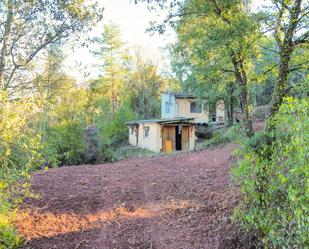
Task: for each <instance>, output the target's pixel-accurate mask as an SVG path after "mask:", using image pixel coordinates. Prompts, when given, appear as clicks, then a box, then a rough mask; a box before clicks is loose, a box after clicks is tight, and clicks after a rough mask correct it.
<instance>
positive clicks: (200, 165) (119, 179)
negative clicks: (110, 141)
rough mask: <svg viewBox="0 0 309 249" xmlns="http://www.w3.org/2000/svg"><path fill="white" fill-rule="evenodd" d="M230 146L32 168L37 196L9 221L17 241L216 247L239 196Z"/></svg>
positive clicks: (155, 248)
mask: <svg viewBox="0 0 309 249" xmlns="http://www.w3.org/2000/svg"><path fill="white" fill-rule="evenodd" d="M235 147H236V146H235V145H232V144H228V145H226V146H224V147H217V148H213V149H209V150H205V151H200V152H192V153H183V154H179V155H172V156H161V157H152V158H135V159H129V160H126V161H120V162H116V163H110V164H102V165H85V166H76V167H62V168H58V169H50V170H48V171H39V172H37V173H35V174H33V176H32V185H33V186H32V188H33V191H34V192H35V193H39V194H40V196H41V197H40V198H38V199H29V200H27V201H26V203H25V204H24V205H23V207H21V212H20V215H19V217H18V220H17V221H16V225H17V227H18V230H19V232H20V233H21V234H23V235H24V236H25V238H26V244H25V245H24V247H23V248H40V249H41V248H44V249H48V248H61V249H66V248H72V249H73V248H76V249H77V248H113V249H116V248H117V249H130V248H136V249H143V248H145V249H146V248H147V249H150V248H152V249H206V248H220V247H221V248H222V244H221V242H222V241H223V240H224V239H225V238H226V236H228V234H229V233H230V230H231V228H232V224H231V222H230V215H231V213H232V210H233V208H234V207H235V205H236V204H237V201H238V199H239V198H238V193H237V191H236V190H235V189H233V188H232V187H231V186H230V173H229V168H230V166H231V165H232V164H233V157H232V152H233V151H234V149H235ZM223 247H224V246H223Z"/></svg>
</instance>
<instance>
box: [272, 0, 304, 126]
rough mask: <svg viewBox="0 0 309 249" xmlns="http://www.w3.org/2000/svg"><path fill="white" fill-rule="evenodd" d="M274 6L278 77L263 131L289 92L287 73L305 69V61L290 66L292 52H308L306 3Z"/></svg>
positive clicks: (278, 1)
mask: <svg viewBox="0 0 309 249" xmlns="http://www.w3.org/2000/svg"><path fill="white" fill-rule="evenodd" d="M272 2H273V4H274V6H275V17H276V19H275V20H274V37H275V39H276V42H277V47H278V54H279V63H278V77H277V80H276V83H275V89H274V92H273V95H272V100H271V104H270V108H269V113H268V116H269V122H268V124H267V130H272V129H273V128H274V122H273V121H274V120H273V119H274V116H275V114H276V113H277V112H278V110H279V108H280V106H281V104H282V101H283V98H284V96H285V95H286V94H287V92H288V90H289V89H290V87H289V84H288V78H289V75H290V73H291V72H293V71H295V70H299V69H301V68H304V67H306V68H308V65H309V61H308V58H305V60H303V61H301V62H298V63H297V64H296V65H291V62H292V58H293V53H294V54H295V53H296V51H297V50H298V49H308V45H309V30H308V27H309V3H308V1H304V0H292V1H290V0H289V1H287V0H273V1H272Z"/></svg>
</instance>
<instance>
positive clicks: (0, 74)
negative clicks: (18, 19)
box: [0, 0, 13, 89]
mask: <svg viewBox="0 0 309 249" xmlns="http://www.w3.org/2000/svg"><path fill="white" fill-rule="evenodd" d="M12 22H13V1H12V0H8V2H7V15H6V21H5V26H4V34H3V40H2V50H1V57H0V87H2V89H6V88H7V85H6V83H5V80H4V71H5V67H6V61H7V56H8V42H9V39H10V33H11V27H12Z"/></svg>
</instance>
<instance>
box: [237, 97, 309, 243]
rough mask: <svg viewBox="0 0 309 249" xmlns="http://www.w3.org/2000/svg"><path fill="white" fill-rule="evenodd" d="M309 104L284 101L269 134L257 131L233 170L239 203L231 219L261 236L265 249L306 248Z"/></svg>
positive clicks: (308, 185)
mask: <svg viewBox="0 0 309 249" xmlns="http://www.w3.org/2000/svg"><path fill="white" fill-rule="evenodd" d="M308 110H309V101H308V99H302V100H297V99H292V98H288V99H286V101H285V103H284V104H283V105H282V107H281V109H280V111H279V113H278V114H277V115H276V118H275V122H276V130H275V131H274V133H271V134H270V133H265V132H264V131H263V132H260V133H258V134H257V135H256V136H255V137H253V138H252V139H250V140H249V141H248V143H246V145H245V146H243V148H242V149H241V151H240V155H242V156H243V160H242V161H240V163H239V164H238V165H237V166H236V167H235V168H234V169H233V179H234V182H235V183H236V184H238V185H239V186H240V190H241V193H242V194H243V201H244V202H243V205H242V206H241V207H239V209H237V211H236V212H235V215H236V218H237V219H239V221H241V223H242V224H243V225H244V226H245V227H246V228H248V229H254V230H255V231H256V233H257V234H261V236H262V239H263V243H264V245H265V247H271V248H306V246H308V245H309V244H308V243H309V229H308V225H309V180H308V179H309V160H308V159H309V112H308Z"/></svg>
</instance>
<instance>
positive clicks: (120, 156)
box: [115, 145, 156, 161]
mask: <svg viewBox="0 0 309 249" xmlns="http://www.w3.org/2000/svg"><path fill="white" fill-rule="evenodd" d="M155 155H156V153H155V152H152V151H149V150H145V149H141V148H138V147H135V146H133V145H123V146H121V147H119V148H117V149H116V151H115V161H119V160H124V159H128V158H134V157H151V156H155Z"/></svg>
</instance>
